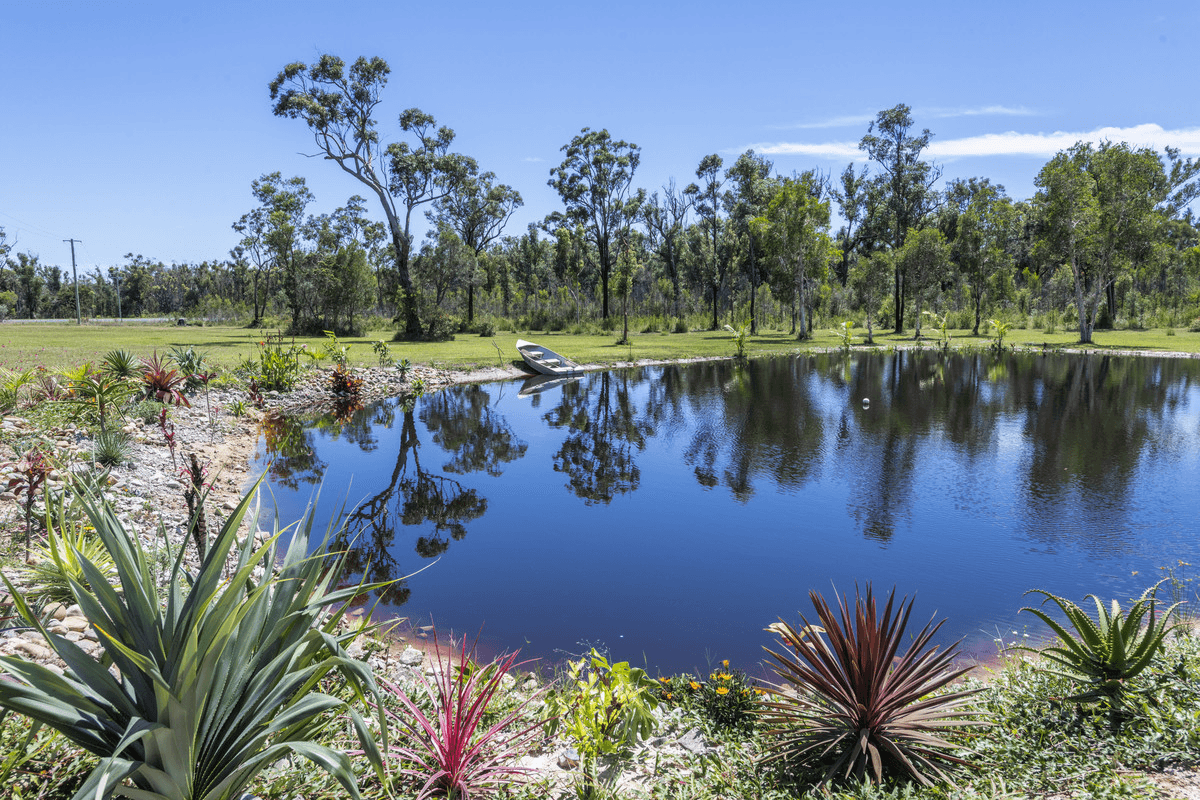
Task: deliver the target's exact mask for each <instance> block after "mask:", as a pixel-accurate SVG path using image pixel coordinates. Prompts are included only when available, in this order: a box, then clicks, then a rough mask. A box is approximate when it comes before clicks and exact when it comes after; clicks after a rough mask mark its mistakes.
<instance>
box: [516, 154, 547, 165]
mask: <svg viewBox="0 0 1200 800" xmlns="http://www.w3.org/2000/svg"><path fill="white" fill-rule="evenodd" d="M521 160H522V161H528V162H529V163H531V164H537V163H539V162H542V161H545V160H546V159H544V158H538V157H537V156H525V158H523V159H521Z"/></svg>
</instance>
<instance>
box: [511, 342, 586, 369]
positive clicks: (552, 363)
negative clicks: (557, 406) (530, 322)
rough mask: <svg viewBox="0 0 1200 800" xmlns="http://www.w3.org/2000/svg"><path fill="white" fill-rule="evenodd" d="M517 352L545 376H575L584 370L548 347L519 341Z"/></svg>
mask: <svg viewBox="0 0 1200 800" xmlns="http://www.w3.org/2000/svg"><path fill="white" fill-rule="evenodd" d="M517 352H518V353H520V354H521V358H523V359H524V360H525V363H526V364H528V365H529V366H530V367H531V368H532V369H534V370H536V371H538V372H540V373H542V374H543V375H574V374H575V373H577V372H582V371H583V368H582V367H580V366H579V365H578V364H576V363H575V362H574V361H572V360H571V359H569V358H567V357H566V356H564V355H560V354H559V353H556V352H554V351H553V350H551V349H550V348H548V347H542V346H541V345H538V344H534V343H533V342H527V341H525V340H524V339H517Z"/></svg>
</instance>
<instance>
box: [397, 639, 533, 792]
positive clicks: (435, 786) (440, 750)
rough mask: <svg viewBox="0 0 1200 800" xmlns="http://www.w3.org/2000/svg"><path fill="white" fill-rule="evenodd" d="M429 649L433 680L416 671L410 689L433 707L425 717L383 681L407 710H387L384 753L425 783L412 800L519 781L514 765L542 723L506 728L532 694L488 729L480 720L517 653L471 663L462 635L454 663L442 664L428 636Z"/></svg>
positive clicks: (523, 770)
mask: <svg viewBox="0 0 1200 800" xmlns="http://www.w3.org/2000/svg"><path fill="white" fill-rule="evenodd" d="M434 651H435V652H436V653H437V666H436V668H435V671H434V675H433V677H432V678H427V677H425V675H424V674H422V673H420V672H418V673H417V676H416V682H417V684H418V685H419V687H420V688H421V690H423V691H424V692H425V694H426V696H427V697H428V698H429V700H430V701H431V702H432V704H433V708H434V713H433V716H432V718H431V717H430V716H428V715H426V713H425V712H424V711H423V710H422V709H421V707H420V706H418V705H417V704H416V703H415V702H414V701H413V700H411V699H410V698H409V696H408V695H407V694H405V692H404V690H403V689H401V688H399V687H398V686H395V685H389V684H385V686H386V688H388V689H389V690H390V691H391V692H392V693H393V694H395V696H396V698H397V699H399V701H400V702H401V704H403V706H404V708H405V709H406V710H407V711H408V712H409V713H408V714H407V715H403V716H401V715H399V714H396V713H394V712H392V711H391V710H390V709H389V710H388V711H387V714H388V716H389V717H390V718H391V722H392V724H393V725H394V726H395V728H394V729H393V730H394V731H395V733H396V735H397V740H398V743H397V744H395V745H393V746H392V747H391V748H390V750H389V753H390V754H391V755H392V756H394V757H398V758H399V759H401V760H402V761H403V762H407V763H411V764H415V766H414V767H407V766H406V767H402V768H401V769H400V770H399V771H400V772H401V773H402V774H405V775H411V776H413V777H416V778H424V779H425V784H424V786H422V787H421V791H420V792H419V793H418V794H417V800H423V798H426V797H430V796H432V795H434V794H438V793H442V794H445V796H446V797H459V796H461V797H462V798H463V799H464V800H468V799H469V798H470V797H472V796H474V795H485V794H487V793H489V792H491V791H493V790H494V789H496V788H498V787H499V786H501V785H505V784H507V783H511V782H513V781H514V780H519V779H520V778H521V777H522V776H523V775H525V774H526V773H528V772H529V771H530V770H529V769H528V768H525V767H518V766H516V765H515V763H514V762H515V761H516V759H517V758H519V757H520V756H521V754H522V753H523V752H524V751H526V750H527V746H528V745H529V744H530V743H531V742H532V740H533V739H534V738H535V737H536V735H537V732H538V729H539V728H540V727H541V726H542V725H543V722H542V721H537V722H533V723H530V724H528V725H524V726H515V727H516V730H513V731H510V730H508V729H509V728H510V726H513V722H514V721H516V720H517V718H518V716H519V715H520V714H521V712H522V710H524V708H525V706H526V705H528V704H529V702H530V701H531V700H533V698H534V697H536V696H537V694H536V693H535V694H534V695H533V696H531V697H529V698H527V699H526V700H524V701H523V702H521V703H520V704H519V705H518V706H517V707H516V708H515V709H513V710H512V711H510V712H509V713H508V714H505V715H504V716H503V717H502V718H501V719H499V720H497V721H495V722H493V723H492V724H491V725H490V726H488V727H483V719H484V715H485V714H486V713H487V709H488V706H489V704H491V702H492V700H493V699H495V697H496V695H497V693H499V691H500V690H501V687H502V683H503V680H504V677H505V676H506V675H507V674H508V673H509V671H510V670H512V669H513V668H514V667H519V666H521V665H522V664H526V663H528V662H521V664H517V663H516V659H517V654H516V653H509V654H504V655H501V656H499V657H497V658H496V659H495V660H494V661H492V662H491V663H490V664H476V663H475V662H474V660H473V658H472V657H473V656H474V655H475V647H474V646H472V647H471V649H470V650H469V651H468V650H467V644H466V639H465V638H464V639H463V644H462V651H461V653H460V654H459V656H460V660H459V663H458V664H454V663H452V659H451V657H450V656H449V655H447V656H446V657H445V658H444V659H443V656H442V653H441V651H440V650H438V649H437V641H436V636H435V640H434Z"/></svg>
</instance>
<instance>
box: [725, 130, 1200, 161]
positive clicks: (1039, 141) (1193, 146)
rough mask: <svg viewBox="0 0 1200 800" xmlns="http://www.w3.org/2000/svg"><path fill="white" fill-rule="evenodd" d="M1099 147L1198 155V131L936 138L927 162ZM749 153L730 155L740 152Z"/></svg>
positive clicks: (771, 149)
mask: <svg viewBox="0 0 1200 800" xmlns="http://www.w3.org/2000/svg"><path fill="white" fill-rule="evenodd" d="M1081 141H1082V142H1091V143H1093V144H1099V143H1100V142H1103V141H1110V142H1128V143H1129V144H1131V145H1133V146H1134V147H1149V148H1152V149H1154V150H1159V151H1161V150H1162V149H1163V148H1164V147H1167V146H1170V147H1177V148H1179V149H1180V150H1181V151H1182V152H1183V154H1184V155H1187V156H1193V155H1200V128H1178V129H1175V130H1164V129H1163V128H1162V126H1161V125H1155V124H1153V123H1147V124H1144V125H1134V126H1132V127H1129V128H1117V127H1107V128H1098V129H1096V130H1094V131H1083V132H1070V131H1055V132H1054V133H1018V132H1016V131H1008V132H1007V133H985V134H983V135H981V136H967V137H964V138H962V139H937V138H936V137H935V138H934V139H933V141H931V142H930V143H929V150H928V151H927V154H928V155H929V157H931V158H935V159H941V160H950V159H956V158H972V157H974V158H978V157H988V156H1036V157H1039V158H1050V157H1051V156H1053V155H1054V154H1055V153H1057V152H1059V151H1060V150H1066V149H1067V148H1068V147H1070V146H1072V145H1073V144H1075V143H1076V142H1081ZM749 147H751V148H753V149H754V151H755V152H756V153H762V154H764V155H779V156H812V157H816V158H828V159H837V160H841V159H852V160H855V161H863V160H865V158H866V156H865V154H864V153H863V152H862V151H860V150H859V149H858V142H857V141H854V142H816V143H811V142H766V143H761V144H754V145H749ZM746 149H747V148H745V147H743V148H740V149H738V150H731V151H729V152H739V153H740V152H743V151H744V150H746Z"/></svg>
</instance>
